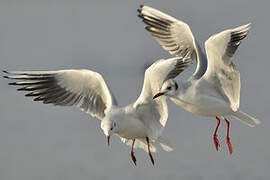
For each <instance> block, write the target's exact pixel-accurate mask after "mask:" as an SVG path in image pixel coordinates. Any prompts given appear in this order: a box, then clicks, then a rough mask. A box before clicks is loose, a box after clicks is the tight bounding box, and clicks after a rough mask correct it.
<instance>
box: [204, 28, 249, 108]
mask: <svg viewBox="0 0 270 180" xmlns="http://www.w3.org/2000/svg"><path fill="white" fill-rule="evenodd" d="M249 28H250V24H247V25H243V26H240V27H237V28H234V29H228V30H225V31H222V32H220V33H218V34H215V35H213V36H211V37H210V38H209V39H208V40H207V41H206V42H205V49H206V55H207V59H208V65H207V70H206V73H205V78H213V77H214V78H215V77H216V78H217V79H218V80H219V83H220V85H221V89H222V90H223V92H224V94H225V95H226V96H227V97H228V99H229V101H230V103H231V108H232V109H233V110H234V111H236V110H237V109H238V108H239V103H240V86H241V84H240V73H239V72H238V71H237V69H236V67H235V65H234V64H233V55H234V53H235V52H236V50H237V48H238V46H239V45H240V43H241V40H243V39H244V38H245V37H246V36H247V34H248V30H249Z"/></svg>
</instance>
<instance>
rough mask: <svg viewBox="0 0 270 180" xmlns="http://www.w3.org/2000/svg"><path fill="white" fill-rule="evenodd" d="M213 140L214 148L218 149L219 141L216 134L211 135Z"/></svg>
mask: <svg viewBox="0 0 270 180" xmlns="http://www.w3.org/2000/svg"><path fill="white" fill-rule="evenodd" d="M213 141H214V145H215V148H216V150H217V151H218V147H220V143H219V140H218V138H217V136H213Z"/></svg>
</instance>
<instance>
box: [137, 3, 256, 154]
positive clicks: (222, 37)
mask: <svg viewBox="0 0 270 180" xmlns="http://www.w3.org/2000/svg"><path fill="white" fill-rule="evenodd" d="M138 12H139V17H140V18H142V20H143V22H144V23H146V25H147V26H146V30H148V31H149V32H150V33H151V35H152V36H153V37H154V38H155V39H156V40H157V42H158V43H159V44H160V45H161V46H162V47H163V48H164V49H165V50H167V51H169V53H170V54H172V55H176V56H181V57H185V56H190V57H191V58H192V59H196V60H197V68H196V71H195V72H194V74H193V75H192V76H191V77H190V78H189V79H188V80H187V81H184V82H181V83H180V84H178V83H177V82H176V81H175V80H174V79H170V80H168V81H166V82H164V84H163V85H162V88H161V90H160V92H159V93H157V94H156V95H155V96H154V98H157V97H159V96H161V95H166V96H168V97H170V99H171V100H172V101H173V102H174V103H176V104H177V105H179V106H181V107H182V108H184V109H185V110H187V111H190V112H192V113H194V114H198V115H202V116H209V117H216V120H217V126H216V128H215V131H214V133H213V141H214V145H215V148H216V149H217V150H218V147H219V141H218V139H217V135H216V133H217V130H218V127H219V124H220V119H219V117H218V116H221V117H223V118H224V120H225V122H226V126H227V133H226V143H227V146H228V149H229V152H230V154H231V153H232V146H231V143H230V139H229V126H230V123H229V121H228V120H227V119H226V118H225V116H228V115H231V116H233V117H236V118H237V119H239V120H240V121H241V122H243V123H245V124H247V125H249V126H251V127H253V126H255V125H256V124H259V123H260V121H259V120H257V119H255V118H253V117H251V116H249V115H247V114H246V113H243V112H241V111H240V110H239V99H240V74H239V72H238V71H237V69H236V67H235V65H234V64H233V58H232V57H233V55H234V53H235V51H236V50H237V47H238V46H239V45H240V43H241V40H243V39H244V38H245V37H246V36H247V33H248V30H249V28H250V24H247V25H243V26H240V27H237V28H234V29H228V30H225V31H222V32H220V33H218V34H215V35H213V36H211V37H210V38H209V39H208V40H207V41H206V42H205V50H206V56H205V54H204V53H203V52H202V51H201V49H200V47H199V45H198V44H197V43H196V41H195V40H194V37H193V35H192V32H191V30H190V28H189V26H188V25H187V24H186V23H184V22H182V21H180V20H177V19H175V18H173V17H171V16H169V15H167V14H165V13H163V12H160V11H158V10H156V9H154V8H151V7H147V6H141V8H140V9H139V10H138Z"/></svg>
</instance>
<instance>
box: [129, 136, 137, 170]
mask: <svg viewBox="0 0 270 180" xmlns="http://www.w3.org/2000/svg"><path fill="white" fill-rule="evenodd" d="M134 144H135V139H132V146H131V151H130V156H131V159H132V161H133V163H134V164H135V166H136V158H135V156H134V151H133V148H134Z"/></svg>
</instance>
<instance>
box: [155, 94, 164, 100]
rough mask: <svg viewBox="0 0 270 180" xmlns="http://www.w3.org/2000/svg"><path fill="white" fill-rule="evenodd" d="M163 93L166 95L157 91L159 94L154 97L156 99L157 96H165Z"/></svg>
mask: <svg viewBox="0 0 270 180" xmlns="http://www.w3.org/2000/svg"><path fill="white" fill-rule="evenodd" d="M163 95H164V93H157V94H156V95H155V96H154V97H153V99H156V98H157V97H159V96H163Z"/></svg>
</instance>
